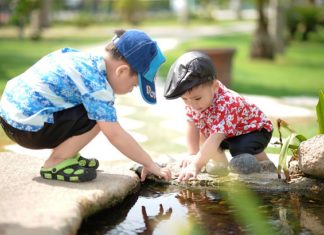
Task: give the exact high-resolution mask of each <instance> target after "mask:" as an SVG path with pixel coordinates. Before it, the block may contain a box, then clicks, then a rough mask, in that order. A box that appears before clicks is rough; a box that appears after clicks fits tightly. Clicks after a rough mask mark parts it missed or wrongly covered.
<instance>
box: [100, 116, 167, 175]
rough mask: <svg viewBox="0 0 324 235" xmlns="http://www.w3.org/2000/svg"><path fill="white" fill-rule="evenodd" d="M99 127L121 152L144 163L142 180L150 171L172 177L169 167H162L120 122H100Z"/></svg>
mask: <svg viewBox="0 0 324 235" xmlns="http://www.w3.org/2000/svg"><path fill="white" fill-rule="evenodd" d="M98 125H99V128H100V129H101V130H102V132H103V133H104V134H105V136H106V137H107V138H108V140H109V142H111V143H112V144H113V145H114V146H115V147H116V148H117V149H118V150H119V151H120V152H122V153H123V154H124V155H125V156H127V157H128V158H130V159H132V160H133V161H135V162H137V163H140V164H142V165H143V170H142V174H141V180H142V181H144V180H145V177H146V175H147V173H148V172H151V173H153V174H154V175H157V176H160V177H163V178H164V179H165V180H170V179H171V172H170V170H169V169H167V168H160V167H159V166H158V165H157V164H155V163H154V162H153V160H152V159H151V157H150V156H149V155H148V154H147V153H146V152H145V151H144V150H143V149H142V147H141V146H140V145H139V144H138V143H137V142H136V141H135V140H134V138H133V137H132V136H131V135H130V134H128V133H127V132H126V131H125V130H124V129H123V128H122V127H121V126H120V125H119V123H118V122H98Z"/></svg>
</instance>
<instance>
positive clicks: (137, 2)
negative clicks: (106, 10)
mask: <svg viewBox="0 0 324 235" xmlns="http://www.w3.org/2000/svg"><path fill="white" fill-rule="evenodd" d="M146 4H147V3H146V2H143V1H141V0H118V1H116V2H114V8H115V9H117V11H118V12H119V14H120V15H121V17H122V18H123V19H124V20H126V21H127V22H129V23H131V24H133V25H136V24H138V23H139V22H140V21H141V19H142V17H143V12H144V11H145V9H146Z"/></svg>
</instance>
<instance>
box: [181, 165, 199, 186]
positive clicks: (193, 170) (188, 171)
mask: <svg viewBox="0 0 324 235" xmlns="http://www.w3.org/2000/svg"><path fill="white" fill-rule="evenodd" d="M199 171H200V169H197V167H196V165H195V164H194V162H191V163H190V165H188V166H186V167H185V168H182V171H181V173H180V175H179V177H178V181H179V182H180V181H185V180H188V179H190V178H191V177H193V178H196V177H197V174H198V172H199Z"/></svg>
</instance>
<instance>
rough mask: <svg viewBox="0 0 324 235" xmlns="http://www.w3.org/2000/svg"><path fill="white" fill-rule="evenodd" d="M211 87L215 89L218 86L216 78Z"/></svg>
mask: <svg viewBox="0 0 324 235" xmlns="http://www.w3.org/2000/svg"><path fill="white" fill-rule="evenodd" d="M212 87H213V88H214V89H215V91H216V90H217V89H218V87H219V83H218V80H217V79H215V80H214V81H213V84H212Z"/></svg>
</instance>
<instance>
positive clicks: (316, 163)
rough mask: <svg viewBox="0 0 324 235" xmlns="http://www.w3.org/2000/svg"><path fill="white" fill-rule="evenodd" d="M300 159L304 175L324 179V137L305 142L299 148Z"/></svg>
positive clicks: (319, 136)
mask: <svg viewBox="0 0 324 235" xmlns="http://www.w3.org/2000/svg"><path fill="white" fill-rule="evenodd" d="M298 157H299V168H300V170H301V171H302V172H303V173H305V174H306V175H310V176H314V177H317V178H320V179H324V135H317V136H314V137H313V138H311V139H309V140H306V141H303V142H302V143H301V144H300V145H299V148H298Z"/></svg>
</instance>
